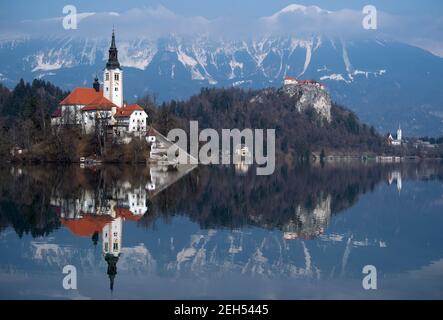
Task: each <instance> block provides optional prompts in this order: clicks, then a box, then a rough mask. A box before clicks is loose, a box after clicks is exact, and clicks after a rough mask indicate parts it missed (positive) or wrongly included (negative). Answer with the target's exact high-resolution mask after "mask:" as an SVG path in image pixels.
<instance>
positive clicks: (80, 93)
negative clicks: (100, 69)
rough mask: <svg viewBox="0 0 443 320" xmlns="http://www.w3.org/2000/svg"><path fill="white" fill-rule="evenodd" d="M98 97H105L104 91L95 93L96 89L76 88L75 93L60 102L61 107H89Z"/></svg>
mask: <svg viewBox="0 0 443 320" xmlns="http://www.w3.org/2000/svg"><path fill="white" fill-rule="evenodd" d="M98 97H103V91H95V89H94V88H75V89H74V91H72V92H71V93H70V94H69V95H68V96H67V97H66V98H65V99H63V101H62V102H60V105H70V104H80V105H87V104H90V103H91V102H92V101H94V100H95V99H97V98H98Z"/></svg>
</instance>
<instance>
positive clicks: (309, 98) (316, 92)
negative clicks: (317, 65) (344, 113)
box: [278, 83, 332, 122]
mask: <svg viewBox="0 0 443 320" xmlns="http://www.w3.org/2000/svg"><path fill="white" fill-rule="evenodd" d="M278 92H279V93H280V94H286V95H288V96H289V97H295V98H296V99H295V106H294V107H295V108H296V109H297V110H298V111H299V112H302V111H306V110H308V109H309V108H313V109H314V110H315V112H317V114H318V115H320V117H321V118H323V119H325V120H326V121H327V122H331V105H332V102H331V97H330V96H329V94H328V92H327V91H326V90H325V89H324V88H323V87H321V86H320V85H318V84H314V83H306V84H288V85H285V86H283V87H282V88H281V89H279V90H278Z"/></svg>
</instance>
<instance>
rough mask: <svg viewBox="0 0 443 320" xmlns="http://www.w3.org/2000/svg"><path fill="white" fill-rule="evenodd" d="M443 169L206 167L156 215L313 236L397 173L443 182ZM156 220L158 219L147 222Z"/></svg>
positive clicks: (172, 192) (156, 205)
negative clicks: (241, 170) (263, 172)
mask: <svg viewBox="0 0 443 320" xmlns="http://www.w3.org/2000/svg"><path fill="white" fill-rule="evenodd" d="M442 168H443V167H441V166H438V165H433V164H412V165H402V166H400V167H399V165H383V166H380V165H375V164H374V165H363V164H359V163H347V164H345V165H343V164H340V165H333V164H327V165H325V166H324V167H323V168H317V167H295V168H288V167H280V168H279V169H277V170H276V173H275V174H273V175H271V176H256V175H255V170H250V171H249V172H248V173H247V174H245V175H243V176H238V175H236V173H235V170H234V168H233V167H213V168H210V167H200V168H199V169H198V170H195V171H193V172H191V173H190V175H188V176H187V177H184V178H183V179H182V180H181V181H179V182H178V183H177V184H175V185H172V186H170V187H169V188H168V189H167V190H165V191H164V192H162V193H161V194H159V195H158V196H157V197H156V198H154V199H152V202H153V209H152V212H151V214H154V215H156V216H162V217H164V219H169V217H171V216H174V215H180V214H185V215H186V216H189V217H190V218H191V219H192V220H193V221H195V222H197V223H199V224H200V225H201V226H202V227H203V228H220V227H225V228H240V227H243V226H247V225H253V226H259V227H263V228H278V229H281V230H283V231H285V232H289V233H291V232H292V233H293V234H292V235H289V234H288V237H290V236H292V237H304V238H310V237H312V236H315V235H317V234H319V233H322V232H323V231H324V229H325V228H326V227H327V225H328V223H329V219H330V216H331V215H334V214H336V213H339V212H341V211H343V210H344V209H346V208H349V207H351V206H352V205H354V204H355V203H356V202H357V201H358V197H359V195H361V194H364V193H367V192H369V191H372V190H373V189H374V188H375V187H376V186H377V185H378V184H379V183H380V182H382V181H383V182H388V179H389V174H390V173H391V172H392V171H393V170H397V171H398V170H400V171H401V172H403V175H404V178H408V177H409V178H412V179H419V178H422V177H434V178H439V179H442V178H443V175H442V172H443V169H442ZM151 221H155V218H153V217H152V216H150V217H149V219H148V220H144V221H143V222H145V224H146V225H149V223H150V222H151ZM294 233H296V235H295V234H294Z"/></svg>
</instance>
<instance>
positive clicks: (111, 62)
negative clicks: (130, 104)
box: [103, 30, 123, 107]
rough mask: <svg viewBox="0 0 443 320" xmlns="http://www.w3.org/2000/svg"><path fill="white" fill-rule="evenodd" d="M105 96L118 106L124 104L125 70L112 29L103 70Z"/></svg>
mask: <svg viewBox="0 0 443 320" xmlns="http://www.w3.org/2000/svg"><path fill="white" fill-rule="evenodd" d="M103 96H104V97H105V98H106V99H108V100H110V101H112V102H113V103H114V104H115V105H117V106H118V107H122V106H123V70H122V69H121V67H120V63H119V62H118V50H117V47H116V45H115V34H114V30H112V40H111V47H110V48H109V58H108V62H107V63H106V68H105V71H104V72H103Z"/></svg>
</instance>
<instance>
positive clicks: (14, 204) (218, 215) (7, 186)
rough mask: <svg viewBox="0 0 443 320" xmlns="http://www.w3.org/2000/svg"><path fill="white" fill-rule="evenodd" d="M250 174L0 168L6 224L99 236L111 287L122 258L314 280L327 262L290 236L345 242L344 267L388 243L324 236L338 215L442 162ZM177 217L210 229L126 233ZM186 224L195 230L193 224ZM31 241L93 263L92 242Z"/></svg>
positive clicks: (134, 264) (126, 264)
mask: <svg viewBox="0 0 443 320" xmlns="http://www.w3.org/2000/svg"><path fill="white" fill-rule="evenodd" d="M254 172H255V170H249V171H244V172H242V175H241V176H239V175H238V174H237V173H238V171H236V170H235V168H232V167H215V168H212V167H200V168H199V169H198V170H194V171H191V172H189V174H187V175H185V176H183V177H182V178H181V179H177V177H178V176H179V175H175V176H174V177H173V178H172V177H171V178H168V173H166V172H162V171H161V170H150V169H149V168H144V167H141V168H133V167H131V168H115V167H103V168H97V169H96V170H95V171H93V170H80V169H78V168H73V167H71V168H65V170H63V171H58V170H48V168H45V169H44V170H40V169H39V168H26V169H23V170H22V171H21V172H18V170H14V171H13V172H12V174H11V172H9V171H8V172H3V173H2V180H1V184H0V188H1V189H0V191H1V193H0V194H1V198H0V222H1V228H2V229H4V228H6V227H7V226H12V227H13V228H14V229H15V230H16V232H17V233H18V234H23V233H28V232H30V233H31V234H32V235H44V234H49V233H51V232H52V231H53V230H54V229H55V228H58V227H59V226H60V225H64V226H65V227H66V228H68V229H69V230H70V231H71V232H72V234H74V235H76V236H79V237H90V238H91V243H95V244H97V243H99V242H100V243H101V246H102V262H101V263H106V266H107V267H106V273H107V275H108V276H109V279H110V284H111V288H112V287H113V283H114V280H115V277H116V274H117V265H118V268H119V269H120V268H121V270H126V271H127V270H133V271H135V272H140V273H146V272H148V273H149V272H153V270H154V269H157V271H158V272H160V273H165V274H168V273H182V272H188V271H191V272H194V273H197V274H200V273H207V272H216V273H223V272H227V271H229V272H241V273H247V274H248V273H251V274H256V273H259V274H269V275H270V274H274V275H275V274H280V275H283V274H284V275H290V276H298V275H307V276H313V277H316V276H319V275H318V272H320V264H322V263H323V262H322V261H316V262H315V261H314V260H313V258H312V252H311V251H312V250H313V249H312V247H311V246H310V243H309V242H305V241H292V242H291V241H287V240H294V239H313V238H317V239H318V240H319V242H320V243H324V245H325V246H326V245H327V244H329V243H335V242H340V243H343V244H344V245H345V246H346V248H345V250H344V253H343V256H342V260H343V261H342V265H344V266H345V265H346V263H347V257H348V255H349V254H346V252H349V250H351V248H352V247H356V246H368V247H369V246H376V247H385V246H386V243H385V242H384V241H382V240H383V239H378V238H374V239H367V238H366V239H364V238H362V239H358V238H353V237H352V236H351V237H347V238H344V237H343V235H340V234H327V233H326V232H325V231H326V230H327V227H328V225H329V224H330V223H331V221H332V220H333V219H334V218H333V216H334V215H336V214H337V213H339V212H341V211H343V210H345V209H347V208H349V207H351V206H352V205H354V204H355V203H356V202H357V200H358V197H359V195H361V194H363V193H366V192H369V191H371V190H373V189H374V188H375V186H376V185H377V184H379V183H381V182H384V183H386V184H394V185H396V186H397V188H399V189H401V186H402V181H403V182H404V181H406V180H409V179H442V178H443V169H442V168H441V167H439V166H432V165H430V164H427V165H411V166H407V165H392V166H391V165H384V166H375V165H374V166H372V165H367V166H366V165H361V164H353V165H347V166H346V167H342V166H331V165H326V166H325V167H324V168H313V167H303V168H293V169H287V168H280V169H279V170H278V171H277V172H276V174H275V175H272V176H268V177H267V176H255V175H254ZM186 173H188V172H187V171H186ZM172 175H174V174H172ZM168 181H169V182H171V183H172V185H171V184H168ZM181 215H185V216H187V217H189V218H190V219H191V220H192V221H194V222H198V223H199V224H200V225H201V226H202V227H204V228H205V229H208V230H201V231H195V229H194V231H187V232H182V231H181V230H167V229H166V230H165V232H162V234H161V236H159V238H158V239H150V240H147V243H140V242H136V243H132V245H130V244H126V245H125V239H127V240H128V238H135V237H136V238H138V239H141V238H144V237H145V236H146V237H148V236H149V233H150V232H147V231H145V230H144V229H143V228H139V227H138V228H134V227H132V228H131V229H130V230H131V231H132V233H128V229H126V231H125V232H123V225H124V224H125V221H128V220H132V221H136V222H137V225H138V226H144V227H149V228H150V227H151V226H152V225H153V224H154V223H155V222H156V221H160V220H159V219H160V218H161V219H163V220H165V221H166V222H167V221H170V220H172V219H174V221H177V220H176V219H179V220H180V219H181V218H180V216H181ZM181 225H182V226H183V228H190V226H189V225H190V222H189V221H188V222H186V221H183V222H182V223H181ZM248 227H259V228H260V229H259V230H263V232H261V231H254V236H251V235H250V231H248V230H251V229H249V228H248ZM240 228H245V230H240ZM219 229H234V230H232V231H229V230H219ZM264 229H267V230H271V231H272V230H276V231H277V232H267V231H266V230H264ZM189 230H190V229H189ZM255 230H257V229H255ZM264 231H266V232H264ZM184 234H185V235H184ZM189 236H190V239H189ZM32 248H33V250H34V251H35V252H34V253H33V254H32V256H33V257H34V259H36V260H42V259H44V258H45V257H46V258H48V260H47V263H50V262H51V261H52V263H54V264H55V265H59V264H60V265H62V264H63V263H66V262H67V261H69V259H68V257H71V258H72V257H78V256H82V257H84V258H82V260H81V261H82V264H83V263H84V264H85V266H88V265H89V266H92V264H93V263H92V262H91V259H92V257H93V254H92V252H93V250H94V248H93V246H92V245H91V247H90V248H88V249H85V248H82V249H80V248H75V247H65V246H62V245H58V244H56V243H47V242H41V241H39V240H37V241H33V242H32ZM288 248H293V249H292V250H289V249H288ZM294 248H297V250H294ZM317 258H318V256H317ZM343 268H344V267H343Z"/></svg>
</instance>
